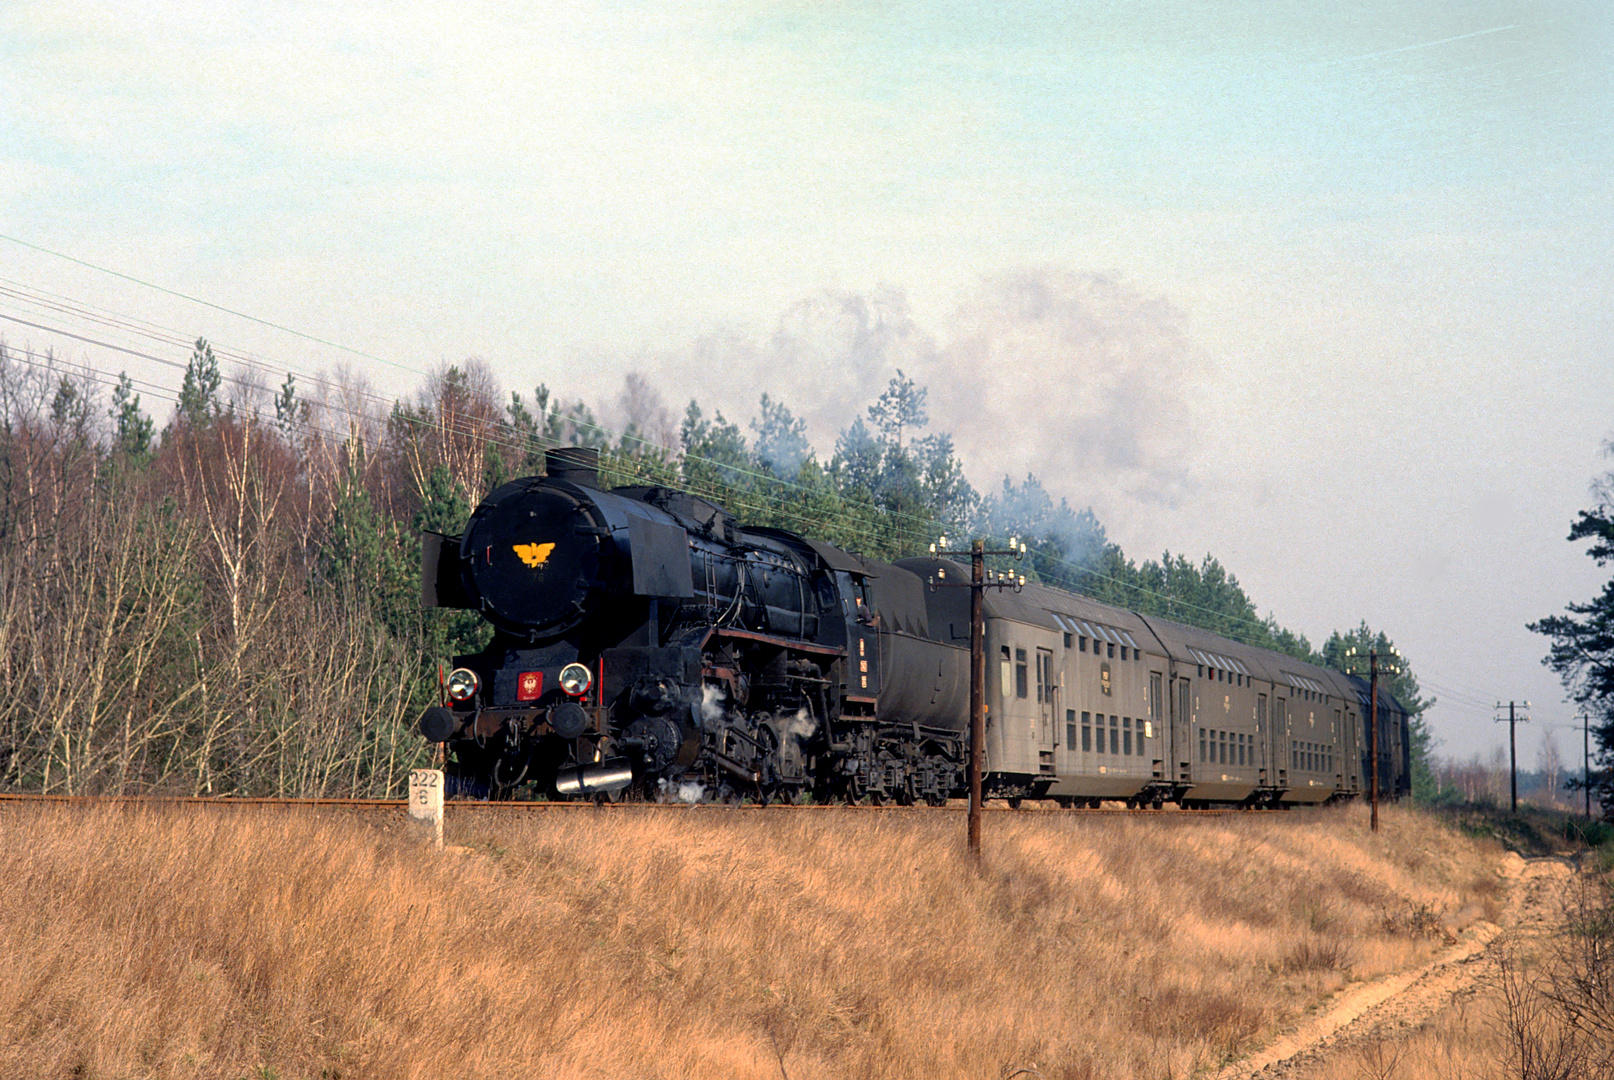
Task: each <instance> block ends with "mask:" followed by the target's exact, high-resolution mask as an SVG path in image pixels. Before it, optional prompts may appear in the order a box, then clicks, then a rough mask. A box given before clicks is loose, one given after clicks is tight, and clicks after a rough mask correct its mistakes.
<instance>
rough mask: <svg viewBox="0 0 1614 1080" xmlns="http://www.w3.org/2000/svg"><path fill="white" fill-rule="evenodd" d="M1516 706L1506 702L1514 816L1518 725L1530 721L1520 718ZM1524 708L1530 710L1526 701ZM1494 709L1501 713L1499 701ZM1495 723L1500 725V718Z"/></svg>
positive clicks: (1517, 810) (1516, 808)
mask: <svg viewBox="0 0 1614 1080" xmlns="http://www.w3.org/2000/svg"><path fill="white" fill-rule="evenodd" d="M1517 704H1518V703H1517V702H1513V701H1510V702H1508V715H1507V722H1508V771H1509V772H1510V773H1511V775H1512V783H1511V789H1512V792H1513V810H1512V812H1513V813H1515V814H1517V813H1518V812H1519V738H1518V730H1519V725H1520V724H1523V723H1527V722H1528V721H1529V719H1530V717H1528V716H1520V715H1519V714H1518V709H1517V708H1516V706H1517ZM1524 707H1525V709H1529V708H1530V703H1529V702H1528V701H1526V702H1525V703H1524ZM1496 708H1497V711H1498V712H1500V711H1501V709H1502V703H1501V702H1500V701H1498V702H1497V703H1496ZM1496 722H1497V723H1498V724H1500V723H1501V722H1502V717H1500V716H1499V717H1497V718H1496Z"/></svg>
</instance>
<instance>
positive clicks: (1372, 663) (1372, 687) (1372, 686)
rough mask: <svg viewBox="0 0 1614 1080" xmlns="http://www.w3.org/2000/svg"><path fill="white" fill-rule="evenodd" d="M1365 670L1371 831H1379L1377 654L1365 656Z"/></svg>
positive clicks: (1374, 652) (1372, 653)
mask: <svg viewBox="0 0 1614 1080" xmlns="http://www.w3.org/2000/svg"><path fill="white" fill-rule="evenodd" d="M1367 668H1368V671H1369V672H1370V673H1371V674H1370V677H1369V679H1368V684H1367V687H1368V689H1367V696H1368V698H1369V700H1370V702H1371V705H1370V708H1371V709H1372V711H1373V740H1372V741H1373V751H1372V753H1373V831H1374V832H1378V831H1379V654H1378V653H1377V652H1376V651H1370V652H1369V653H1368V654H1367Z"/></svg>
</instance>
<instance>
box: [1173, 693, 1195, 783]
mask: <svg viewBox="0 0 1614 1080" xmlns="http://www.w3.org/2000/svg"><path fill="white" fill-rule="evenodd" d="M1193 702H1194V686H1193V683H1192V682H1190V681H1189V680H1188V679H1178V680H1177V708H1176V709H1175V710H1174V711H1173V712H1172V715H1171V761H1172V763H1173V764H1172V768H1173V769H1174V770H1175V772H1176V776H1177V780H1178V782H1180V783H1185V784H1186V783H1188V782H1190V780H1191V779H1192V777H1193V774H1192V772H1191V771H1190V770H1191V767H1190V765H1189V764H1188V763H1189V762H1190V761H1192V760H1194V759H1193V757H1192V756H1191V750H1192V747H1191V746H1190V743H1191V742H1192V739H1193V730H1192V721H1193V710H1192V708H1191V706H1192V705H1193Z"/></svg>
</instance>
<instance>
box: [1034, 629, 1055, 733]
mask: <svg viewBox="0 0 1614 1080" xmlns="http://www.w3.org/2000/svg"><path fill="white" fill-rule="evenodd" d="M1054 707H1055V704H1054V653H1053V650H1052V649H1038V650H1037V711H1038V713H1039V715H1040V719H1041V725H1042V727H1041V730H1040V731H1039V732H1038V736H1039V738H1038V743H1037V745H1038V746H1039V747H1041V748H1042V749H1045V750H1046V749H1049V748H1051V747H1052V746H1053V745H1054Z"/></svg>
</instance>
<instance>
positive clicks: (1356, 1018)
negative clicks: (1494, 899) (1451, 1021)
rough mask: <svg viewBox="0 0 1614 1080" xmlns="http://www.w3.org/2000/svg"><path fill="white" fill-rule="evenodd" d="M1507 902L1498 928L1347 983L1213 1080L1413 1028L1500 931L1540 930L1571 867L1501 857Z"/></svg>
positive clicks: (1462, 983)
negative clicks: (1416, 962) (1401, 967)
mask: <svg viewBox="0 0 1614 1080" xmlns="http://www.w3.org/2000/svg"><path fill="white" fill-rule="evenodd" d="M1501 871H1502V876H1503V877H1504V878H1505V879H1506V880H1507V882H1508V885H1509V889H1508V907H1507V910H1506V911H1505V912H1504V913H1503V915H1502V920H1501V925H1498V924H1496V923H1489V922H1479V923H1475V924H1474V925H1473V926H1470V927H1468V928H1467V929H1466V930H1464V931H1463V932H1462V933H1461V934H1460V935H1458V937H1457V940H1456V942H1455V944H1452V945H1450V946H1448V947H1447V948H1446V949H1444V950H1443V951H1442V952H1441V953H1439V954H1438V955H1437V956H1436V957H1435V958H1434V959H1433V960H1431V961H1430V962H1429V963H1427V964H1424V965H1423V966H1421V967H1418V968H1414V969H1412V970H1410V971H1404V972H1400V973H1398V974H1395V975H1389V976H1386V977H1384V978H1381V979H1375V980H1374V981H1372V982H1367V983H1359V984H1355V985H1352V986H1347V987H1346V988H1345V989H1343V990H1342V991H1340V992H1339V993H1338V994H1337V995H1335V996H1334V997H1333V998H1331V999H1329V1000H1328V1001H1327V1002H1325V1003H1324V1004H1323V1006H1322V1009H1321V1011H1319V1012H1318V1013H1316V1014H1315V1015H1312V1016H1309V1017H1307V1018H1306V1019H1305V1020H1304V1021H1302V1022H1301V1024H1300V1025H1299V1027H1297V1028H1295V1029H1294V1030H1292V1031H1287V1032H1284V1033H1283V1034H1282V1035H1280V1036H1279V1037H1278V1038H1277V1039H1276V1040H1274V1041H1273V1042H1272V1043H1270V1044H1269V1045H1268V1046H1266V1047H1265V1048H1263V1049H1261V1050H1259V1051H1257V1052H1256V1053H1254V1054H1252V1055H1250V1056H1249V1057H1247V1058H1245V1059H1243V1060H1242V1061H1238V1062H1235V1063H1233V1064H1232V1065H1230V1066H1228V1067H1227V1068H1226V1069H1224V1070H1222V1072H1221V1073H1219V1074H1218V1080H1255V1078H1257V1077H1259V1078H1261V1080H1276V1078H1278V1077H1283V1076H1286V1075H1288V1074H1289V1073H1290V1072H1291V1071H1292V1070H1294V1069H1297V1068H1299V1067H1301V1066H1309V1065H1313V1064H1316V1063H1317V1062H1319V1061H1322V1060H1324V1059H1326V1058H1328V1057H1330V1056H1331V1055H1333V1054H1335V1053H1338V1052H1340V1051H1342V1050H1346V1049H1349V1048H1352V1047H1354V1046H1356V1045H1359V1044H1362V1043H1365V1042H1368V1041H1377V1040H1379V1039H1381V1038H1383V1037H1384V1036H1385V1035H1386V1034H1390V1033H1394V1032H1396V1031H1400V1030H1406V1029H1409V1028H1412V1027H1415V1026H1416V1025H1417V1024H1418V1023H1420V1022H1421V1021H1423V1020H1424V1019H1426V1018H1427V1017H1429V1016H1431V1015H1433V1014H1434V1013H1435V1012H1436V1011H1437V1010H1439V1009H1440V1008H1441V1007H1443V1006H1444V1005H1446V1004H1447V1003H1448V1002H1450V1001H1451V1000H1452V999H1453V998H1454V997H1456V996H1457V995H1458V994H1460V993H1462V992H1464V991H1465V990H1467V989H1469V988H1470V987H1472V986H1473V985H1474V984H1475V982H1476V981H1477V980H1478V979H1479V977H1480V976H1481V974H1482V973H1483V972H1484V970H1485V968H1486V959H1487V957H1486V952H1487V950H1488V949H1489V948H1490V947H1491V944H1492V943H1493V942H1494V941H1495V940H1496V939H1497V937H1498V936H1499V935H1500V934H1501V933H1502V931H1503V930H1514V929H1517V930H1520V931H1524V932H1529V931H1530V930H1532V929H1535V928H1536V927H1545V926H1546V925H1547V923H1548V920H1549V919H1550V917H1551V915H1552V913H1553V911H1554V910H1555V904H1556V901H1557V897H1558V893H1559V890H1560V887H1561V885H1562V883H1563V881H1564V880H1565V879H1566V878H1568V877H1569V876H1570V874H1571V873H1572V872H1573V869H1572V867H1571V865H1570V863H1569V861H1568V860H1566V859H1561V858H1552V857H1544V858H1538V859H1523V858H1521V857H1519V856H1518V855H1516V854H1513V853H1512V852H1509V853H1508V854H1507V855H1506V856H1505V857H1504V859H1503V862H1502V866H1501Z"/></svg>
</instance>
